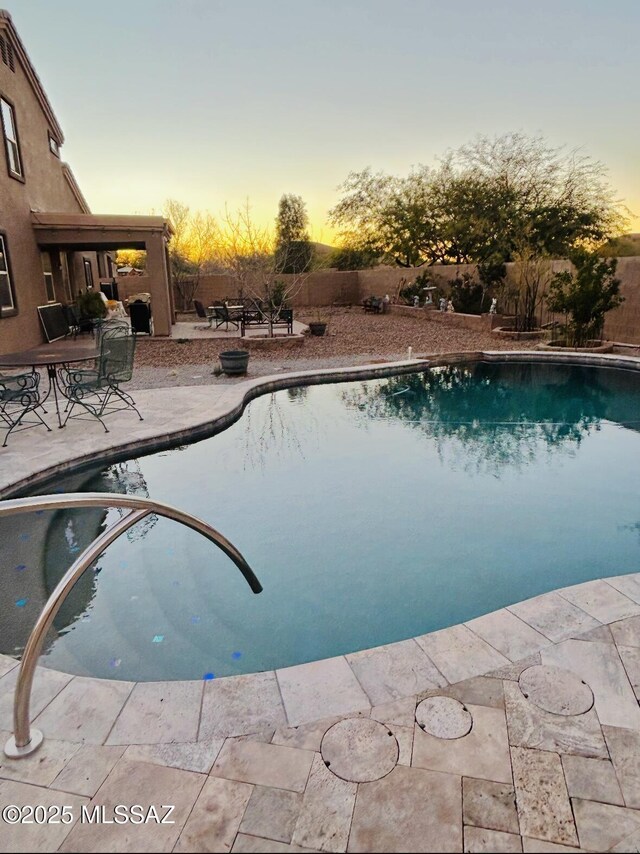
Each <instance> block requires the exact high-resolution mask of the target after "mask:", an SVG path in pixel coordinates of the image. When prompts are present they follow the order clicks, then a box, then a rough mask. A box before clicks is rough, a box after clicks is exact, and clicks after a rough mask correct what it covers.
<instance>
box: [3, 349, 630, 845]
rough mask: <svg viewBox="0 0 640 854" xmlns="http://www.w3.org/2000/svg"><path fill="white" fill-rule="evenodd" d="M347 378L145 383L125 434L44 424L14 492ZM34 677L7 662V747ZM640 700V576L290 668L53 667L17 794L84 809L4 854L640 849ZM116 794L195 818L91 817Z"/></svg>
mask: <svg viewBox="0 0 640 854" xmlns="http://www.w3.org/2000/svg"><path fill="white" fill-rule="evenodd" d="M472 355H476V356H477V355H479V354H472ZM458 356H459V357H460V358H468V357H469V356H468V355H464V356H463V354H458ZM485 356H486V357H487V358H490V357H491V354H485ZM505 356H506V357H507V358H508V356H509V354H505V353H500V354H499V357H500V358H505ZM515 357H516V356H514V358H515ZM522 357H523V353H522V352H518V353H517V358H522ZM451 358H452V357H449V359H451ZM456 358H457V357H456ZM534 358H536V359H540V356H539V354H536V355H535V357H534ZM599 358H600V360H602V359H604V360H605V361H604V362H603V363H604V364H611V365H615V366H631V364H630V363H632V362H633V363H635V365H634V367H635V369H637V367H638V360H626V359H624V358H621V357H599ZM441 359H443V357H438V360H441ZM589 361H590V362H591V363H595V364H600V363H601V362H600V361H595V360H593V359H592V360H589ZM422 364H424V363H420V362H411V363H408V362H407V363H400V364H398V365H394V366H392V365H375V366H369V368H368V369H358V370H357V371H355V370H354V369H349V371H344V372H342V374H341V376H342V377H343V378H352V377H354V378H355V376H362V375H363V373H364V372H365V370H368V371H370V372H373V373H374V374H375V373H376V372H381V373H382V372H386V371H390V370H394V371H397V370H416V369H419V368H420V366H421V365H422ZM330 373H331V374H335V372H313V374H308V375H307V376H306V377H303V376H301V375H297V376H295V377H283V376H278V377H277V378H261V379H259V380H246V381H243V382H239V383H238V384H235V385H233V386H225V387H224V388H220V389H218V388H212V387H205V388H202V389H200V388H199V389H197V391H198V393H199V395H194V389H189V390H188V395H187V394H185V395H184V396H181V395H180V394H176V390H175V389H171V390H165V391H166V392H167V394H162V393H160V392H158V391H157V390H156V391H153V392H149V393H147V395H145V394H144V393H143V392H137V393H136V399H137V402H138V403H139V405H140V407H141V409H143V410H144V411H145V414H146V415H147V416H148V417H147V420H146V421H145V422H143V423H142V424H141V423H140V422H138V421H137V420H136V418H135V416H133V417H132V416H131V414H129V413H122V414H120V415H117V416H115V417H114V418H113V420H112V422H111V424H112V427H111V430H112V432H111V433H109V434H108V435H105V434H104V433H103V432H102V431H101V429H100V428H99V425H96V429H95V430H94V429H93V425H92V424H87V422H83V424H82V425H79V424H78V425H73V426H70V427H67V428H65V429H64V430H62V431H58V432H56V434H55V435H54V436H52V437H51V441H48V439H49V436H50V434H47V433H45V432H43V431H39V430H33V431H27V432H25V433H23V434H20V435H18V436H16V437H12V441H11V444H10V445H9V447H8V448H7V449H5V451H2V452H0V454H1V455H0V462H1V463H2V473H1V475H0V477H1V480H0V489H1V490H2V492H3V493H4V494H5V495H7V494H9V493H11V492H12V491H14V489H15V488H16V483H17V482H18V481H21V483H22V486H23V487H25V486H26V485H27V484H30V485H34V484H36V483H37V482H38V480H39V479H40V477H41V473H42V472H43V471H49V472H51V471H54V470H64V469H68V468H71V467H73V466H75V465H77V464H78V461H82V460H84V459H86V460H89V459H91V460H92V461H93V462H95V461H96V458H97V457H99V458H107V459H108V458H109V455H112V454H120V453H122V450H123V445H124V446H125V451H126V452H127V453H131V452H134V451H135V450H139V449H140V448H147V447H150V446H151V445H153V444H154V443H155V444H156V445H163V444H164V443H169V442H174V441H175V440H176V437H183V438H186V437H187V436H188V435H190V434H191V435H193V431H194V430H195V431H196V433H195V434H196V435H198V431H199V430H203V431H207V430H208V431H209V432H211V429H212V421H213V419H218V421H219V424H218V426H220V425H222V424H226V423H228V421H229V420H233V419H234V418H236V417H238V415H239V413H240V412H241V411H242V408H243V406H244V403H245V401H246V400H247V399H250V398H251V397H252V396H255V394H258V393H260V392H261V390H265V389H266V390H273V389H275V388H277V387H283V386H284V385H286V384H292V383H294V382H297V383H300V382H301V381H302V380H303V379H306V380H307V381H314V382H317V381H322V380H325V381H326V380H327V379H328V378H329V376H328V375H329V374H330ZM161 391H162V390H161ZM177 391H183V390H180V389H178V390H177ZM40 436H42V442H40V441H39V437H40ZM36 437H38V439H36ZM105 440H106V441H105ZM34 446H37V447H38V451H39V452H38V453H37V454H34ZM0 494H1V493H0ZM213 521H215V520H213ZM605 574H608V573H607V570H606V569H605V568H603V575H605ZM17 669H18V663H17V662H16V661H15V660H14V659H12V658H8V657H6V656H2V657H0V677H1V678H0V730H2V732H1V733H0V735H1V736H2V738H3V739H4V740H6V739H7V738H8V736H9V731H10V729H11V725H12V724H11V707H12V700H13V689H14V686H15V680H16V675H17ZM521 674H524V675H523V676H522V679H521ZM431 697H449V698H452V699H453V700H455V701H457V703H449V704H448V705H446V706H443V703H442V701H440V700H438V701H435V702H432V703H430V704H426V705H422V706H420V709H419V710H418V719H417V720H416V708H417V706H418V704H420V703H422V701H423V700H425V699H426V698H431ZM639 699H640V573H636V574H631V575H624V576H613V577H611V578H607V579H606V580H598V581H590V582H586V583H584V584H579V585H576V586H574V587H570V588H565V589H562V590H559V591H555V592H551V593H547V594H544V595H542V596H538V597H536V598H535V599H531V600H528V601H526V602H521V603H514V604H513V605H512V606H509V607H508V608H504V609H501V610H500V611H497V612H494V613H493V614H489V615H485V616H483V617H480V618H478V619H475V620H471V621H469V622H468V623H466V624H463V625H458V626H452V627H450V628H447V629H443V630H441V631H438V632H434V633H431V634H428V635H424V636H421V637H418V638H415V639H409V640H406V641H401V642H399V643H395V644H390V645H387V646H384V647H378V648H375V649H371V650H366V651H363V652H358V653H354V654H350V655H346V656H341V657H338V658H334V659H328V660H325V661H319V662H311V663H309V664H301V665H297V666H295V667H289V668H284V669H281V670H277V671H275V672H266V673H257V674H250V675H247V676H238V677H229V678H225V679H219V680H214V681H207V682H205V681H200V682H168V683H137V684H134V683H127V682H115V681H105V680H99V679H92V678H86V677H72V676H70V675H68V674H63V673H58V672H55V671H52V670H49V669H46V668H39V670H38V673H37V674H36V679H35V684H34V691H33V695H32V719H34V721H35V724H36V726H38V727H40V728H41V729H42V730H43V731H44V733H45V742H44V744H43V746H42V747H41V748H40V750H39V751H38V752H37V753H35V754H33V755H32V756H31V757H28V758H25V759H21V760H8V759H5V758H4V757H3V758H2V759H0V806H6V805H11V804H15V805H18V806H23V805H26V804H31V805H37V804H40V805H44V806H60V807H62V806H65V805H67V806H69V807H70V808H71V809H70V810H69V813H70V814H72V816H73V820H72V822H71V823H69V824H64V823H53V824H48V825H42V824H38V823H33V824H10V823H8V822H7V821H4V823H3V827H2V832H0V850H1V851H56V850H60V851H114V850H115V851H142V850H148V851H172V850H173V851H229V850H232V851H336V852H340V851H354V852H355V851H463V850H464V851H526V852H536V851H575V850H586V851H607V850H612V851H638V850H639V848H640V706H639ZM345 719H346V720H347V721H348V722H347V723H343V721H344V720H345ZM418 721H419V722H418ZM452 736H453V737H452ZM117 804H121V805H132V804H140V805H142V807H143V808H144V810H145V811H146V810H147V809H148V808H149V807H151V806H154V807H155V808H156V809H157V811H158V815H159V816H162V815H164V813H165V810H164V809H163V807H162V805H163V804H170V805H174V806H175V809H174V810H173V813H172V815H171V816H168V818H169V819H170V820H172V821H173V822H174V823H173V824H162V823H157V822H156V821H153V820H152V821H147V822H146V823H138V824H132V823H126V824H118V823H106V824H97V823H91V822H89V821H88V819H87V815H91V814H92V811H93V810H94V807H96V806H103V807H104V809H105V814H104V817H105V818H106V819H111V820H112V821H113V815H114V813H113V808H114V806H115V805H117ZM83 807H85V808H86V809H87V810H88V813H85V816H84V818H85V820H84V821H83V820H82V818H83V813H82V809H83Z"/></svg>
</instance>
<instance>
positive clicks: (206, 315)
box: [193, 299, 217, 329]
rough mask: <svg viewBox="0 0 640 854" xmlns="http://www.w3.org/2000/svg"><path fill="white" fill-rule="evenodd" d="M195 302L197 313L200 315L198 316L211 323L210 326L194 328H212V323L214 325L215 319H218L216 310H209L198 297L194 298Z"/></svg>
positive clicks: (195, 327)
mask: <svg viewBox="0 0 640 854" xmlns="http://www.w3.org/2000/svg"><path fill="white" fill-rule="evenodd" d="M193 304H194V306H195V309H196V314H197V315H198V317H202V318H203V319H204V320H206V321H207V323H208V324H209V326H208V327H206V326H194V327H193V328H194V329H207V328H208V329H211V325H212V323H213V321H214V320H215V319H216V313H215V311H207V309H206V308H205V307H204V305H203V304H202V303H201V302H200V300H197V299H194V301H193ZM216 328H217V324H216Z"/></svg>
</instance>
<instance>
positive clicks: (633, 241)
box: [600, 232, 640, 258]
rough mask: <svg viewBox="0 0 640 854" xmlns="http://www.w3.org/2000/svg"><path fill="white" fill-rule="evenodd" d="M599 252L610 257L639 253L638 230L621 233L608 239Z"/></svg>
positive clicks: (639, 238) (639, 237)
mask: <svg viewBox="0 0 640 854" xmlns="http://www.w3.org/2000/svg"><path fill="white" fill-rule="evenodd" d="M600 254H602V255H608V256H609V257H611V258H624V257H626V256H628V255H640V232H634V233H632V234H623V235H622V237H616V238H615V240H610V241H609V242H608V243H605V244H604V245H603V246H602V247H601V248H600Z"/></svg>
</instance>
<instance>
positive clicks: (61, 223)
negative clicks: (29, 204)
mask: <svg viewBox="0 0 640 854" xmlns="http://www.w3.org/2000/svg"><path fill="white" fill-rule="evenodd" d="M31 224H32V226H33V230H34V232H35V235H36V240H37V242H38V245H39V246H41V247H56V248H58V249H75V250H79V251H89V250H94V251H95V250H116V249H145V248H147V244H148V242H149V241H150V240H152V239H153V238H155V239H156V240H157V239H158V238H163V239H165V240H169V239H170V238H171V235H172V234H173V229H172V227H171V224H170V223H169V221H168V220H166V219H164V217H161V216H121V215H113V214H69V213H40V212H39V211H32V212H31Z"/></svg>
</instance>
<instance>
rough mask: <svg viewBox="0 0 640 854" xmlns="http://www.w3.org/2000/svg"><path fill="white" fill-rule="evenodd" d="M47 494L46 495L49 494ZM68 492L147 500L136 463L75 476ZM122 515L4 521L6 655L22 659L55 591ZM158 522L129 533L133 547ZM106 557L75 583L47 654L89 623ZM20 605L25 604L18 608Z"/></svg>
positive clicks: (0, 525)
mask: <svg viewBox="0 0 640 854" xmlns="http://www.w3.org/2000/svg"><path fill="white" fill-rule="evenodd" d="M50 491H51V490H50V489H45V490H43V492H50ZM65 491H67V492H106V493H109V492H111V493H121V494H125V495H137V496H144V497H148V496H149V490H148V488H147V484H146V480H145V478H144V475H143V474H142V471H141V469H140V464H139V462H138V461H137V460H128V461H127V462H123V463H118V464H116V465H113V466H110V467H109V468H108V469H106V470H104V469H103V468H102V467H99V468H96V469H92V470H89V471H88V472H86V471H85V472H83V473H82V474H80V475H71V476H69V477H67V478H66V479H65ZM123 512H124V511H122V510H119V509H115V508H108V509H102V508H77V509H72V510H58V511H45V512H42V513H38V514H33V513H28V514H21V515H19V516H12V517H7V518H5V519H1V520H0V541H1V542H2V565H1V567H0V568H1V570H2V585H3V596H2V599H1V601H2V605H1V606H0V623H1V625H2V652H7V653H10V654H14V655H15V654H20V653H21V652H22V650H23V649H24V645H25V643H26V641H27V638H28V636H29V633H30V631H31V629H32V627H33V625H34V623H35V621H36V619H37V617H38V615H39V613H40V611H41V610H42V608H43V607H44V605H45V603H46V601H47V599H48V598H49V596H50V595H51V593H52V592H53V590H54V588H55V587H56V585H57V584H58V582H59V581H60V579H61V578H62V576H63V575H64V573H65V572H66V571H67V570H68V569H69V567H70V566H71V565H72V563H73V562H74V561H75V560H76V559H77V557H78V555H79V554H81V553H82V552H83V551H84V549H86V548H87V547H88V546H89V545H90V544H91V543H92V542H93V540H94V539H96V537H98V536H100V534H101V533H102V532H103V531H104V530H105V529H106V528H107V527H108V526H109V525H110V524H112V522H113V521H115V519H117V518H119V517H120V516H121V515H122V513H123ZM156 522H157V517H155V516H149V517H147V518H146V519H143V520H142V521H141V522H139V523H138V524H137V525H135V526H134V527H133V528H131V529H130V530H129V531H128V532H127V536H128V537H129V539H130V540H131V541H135V540H140V539H142V538H144V537H146V536H147V535H148V534H149V532H150V531H151V529H152V528H153V527H154V525H155V524H156ZM103 560H104V555H103V556H101V557H100V558H98V560H97V561H96V562H95V563H94V564H93V566H92V567H90V568H89V569H88V570H87V571H86V572H85V573H84V574H83V575H82V577H81V578H80V579H79V580H78V581H77V582H76V584H75V585H74V587H73V588H72V590H71V592H70V593H69V596H68V597H67V598H66V600H65V601H64V603H63V604H62V607H61V608H60V610H59V611H58V614H57V615H56V618H55V620H54V624H53V627H52V629H51V631H50V633H49V636H48V638H47V642H46V644H45V649H46V648H48V647H49V646H50V645H51V644H52V643H53V642H54V641H55V640H56V638H57V637H59V636H60V635H63V634H66V633H67V632H69V631H72V630H73V628H74V626H75V625H76V624H78V623H79V622H81V621H85V622H86V621H90V620H91V607H92V602H93V599H94V597H95V595H96V590H97V576H98V575H99V573H100V572H101V569H102V565H103ZM16 603H22V604H20V605H17V604H16Z"/></svg>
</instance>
